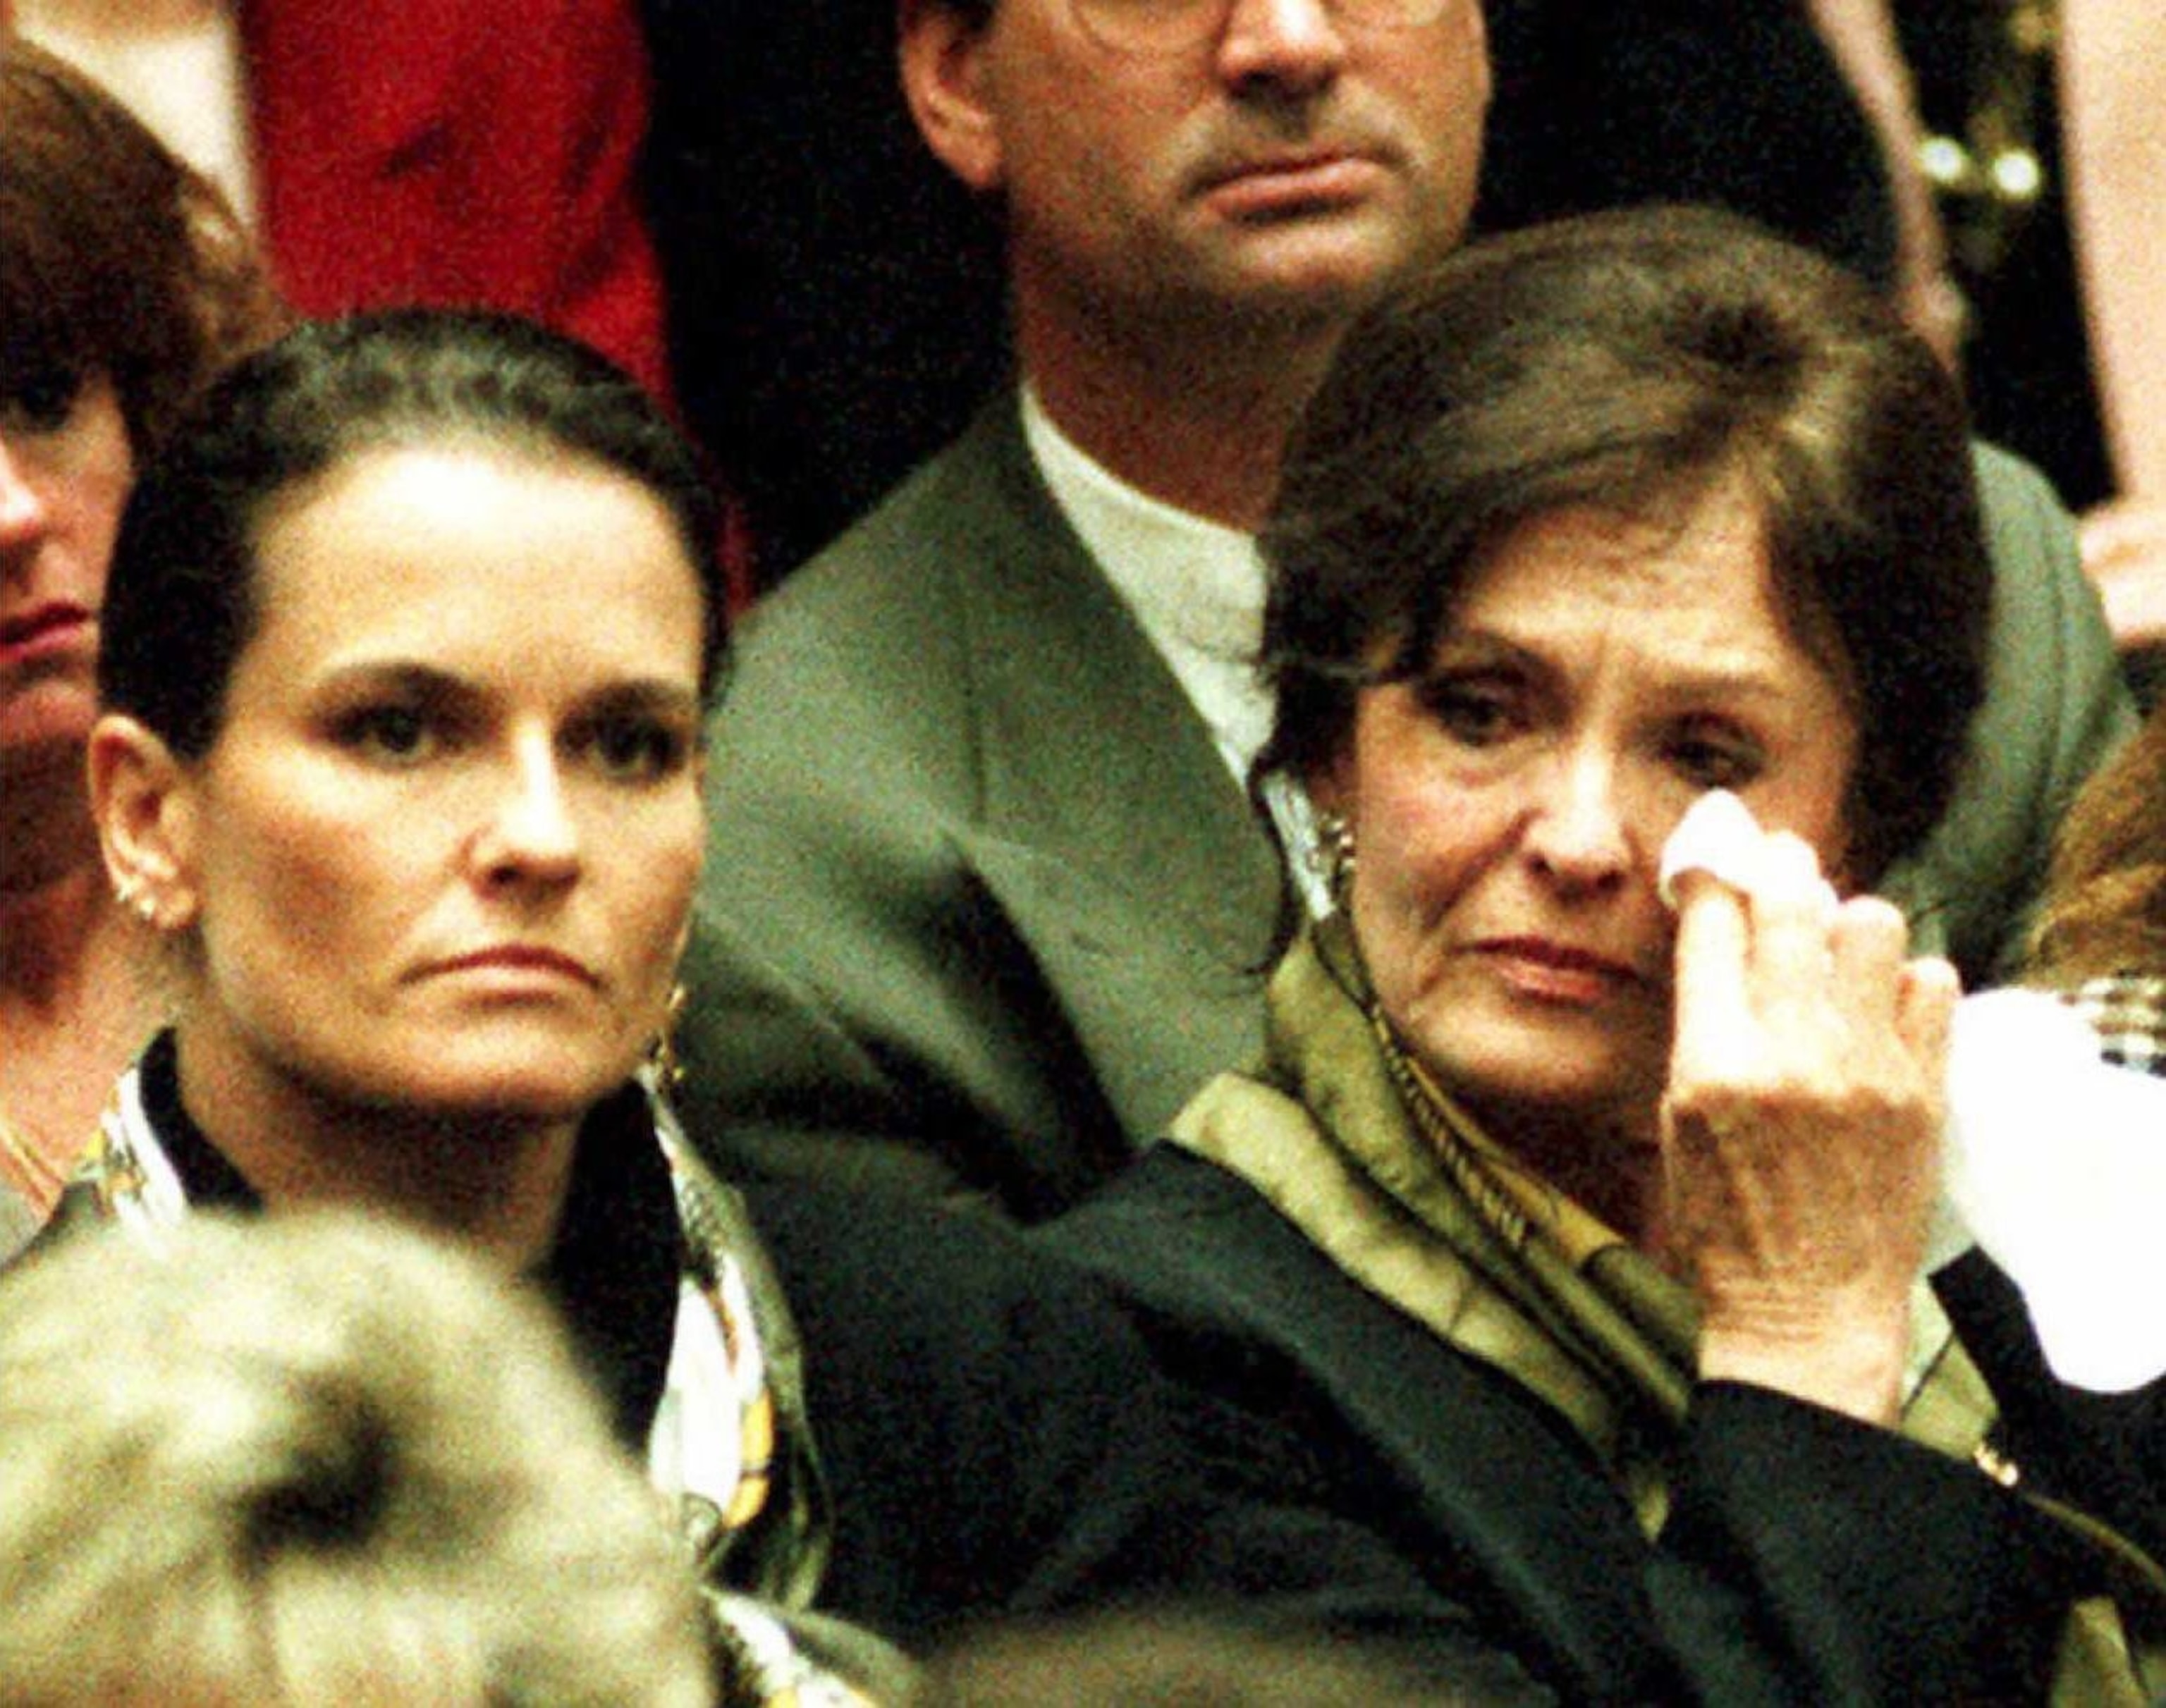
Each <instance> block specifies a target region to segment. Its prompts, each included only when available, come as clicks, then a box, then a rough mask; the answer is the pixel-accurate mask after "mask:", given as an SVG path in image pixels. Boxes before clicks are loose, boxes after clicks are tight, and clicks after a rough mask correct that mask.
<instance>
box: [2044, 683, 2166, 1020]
mask: <svg viewBox="0 0 2166 1708" xmlns="http://www.w3.org/2000/svg"><path fill="white" fill-rule="evenodd" d="M2130 972H2135V973H2166V712H2160V711H2154V712H2153V713H2152V714H2151V715H2150V717H2149V719H2148V720H2146V722H2145V724H2144V725H2143V727H2142V730H2139V731H2137V734H2136V735H2135V736H2134V737H2133V738H2132V739H2131V740H2130V741H2128V742H2127V743H2126V745H2125V746H2122V748H2121V751H2119V752H2117V753H2116V754H2115V755H2114V756H2113V757H2112V758H2111V759H2110V760H2108V761H2107V762H2106V763H2105V765H2103V766H2101V767H2100V768H2099V769H2098V770H2097V771H2096V772H2095V773H2093V775H2092V777H2091V778H2090V780H2089V782H2088V783H2085V784H2084V787H2083V790H2082V792H2081V793H2079V794H2078V795H2077V796H2076V799H2075V804H2074V805H2073V806H2071V807H2070V808H2069V809H2068V817H2067V818H2066V819H2065V820H2063V821H2062V824H2061V830H2060V835H2059V836H2058V839H2057V840H2056V841H2055V843H2054V849H2053V865H2052V871H2051V872H2050V873H2049V875H2048V876H2047V880H2046V890H2045V899H2044V900H2043V902H2042V904H2041V909H2040V914H2039V921H2038V928H2037V932H2036V934H2035V936H2034V937H2033V939H2032V944H2031V962H2030V965H2029V966H2028V967H2027V968H2026V973H2025V978H2026V982H2028V983H2036V984H2058V985H2076V984H2080V983H2083V982H2084V980H2085V979H2087V978H2099V977H2101V976H2103V975H2104V974H2106V973H2130Z"/></svg>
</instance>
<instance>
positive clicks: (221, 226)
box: [0, 35, 282, 461]
mask: <svg viewBox="0 0 2166 1708" xmlns="http://www.w3.org/2000/svg"><path fill="white" fill-rule="evenodd" d="M0 138H5V139H6V143H5V145H4V146H0V405H5V406H7V407H8V408H9V409H11V410H14V411H19V412H21V413H23V414H27V415H29V417H30V418H31V419H46V418H54V419H56V418H57V417H58V416H59V415H60V414H63V413H64V412H65V411H66V409H67V407H68V406H69V405H70V404H71V403H73V401H74V399H75V397H76V395H77V393H78V392H79V391H80V390H81V389H82V387H83V385H84V384H85V383H86V382H88V381H90V380H92V379H93V378H96V377H103V378H106V379H108V380H110V381H111V382H112V383H113V387H114V391H115V393H117V395H118V397H119V403H120V413H121V415H122V418H123V419H124V420H125V422H126V424H127V427H128V438H129V445H130V446H131V448H132V449H133V450H134V451H135V456H136V457H137V459H138V460H139V461H140V460H141V459H143V458H145V457H147V456H151V454H152V453H154V452H155V451H156V450H157V448H158V445H159V444H160V443H161V441H162V440H163V439H164V437H165V435H166V432H167V431H168V430H170V429H171V428H172V424H173V422H174V420H175V419H177V417H178V415H179V414H180V413H181V411H182V409H185V408H186V407H187V404H188V401H189V399H190V398H193V396H194V395H195V394H196V393H198V392H199V391H200V390H201V389H202V388H203V386H204V385H205V384H206V383H207V382H209V379H210V377H211V376H212V375H213V374H214V372H216V371H217V369H218V368H219V366H222V365H223V364H224V363H225V361H229V360H230V359H231V358H232V357H233V356H235V355H237V354H238V353H239V352H240V351H241V350H243V349H245V348H246V347H247V346H249V345H253V344H258V343H261V342H262V340H264V339H266V338H267V337H269V336H270V335H272V333H273V332H275V331H276V330H277V325H278V324H279V321H280V319H281V318H282V314H281V311H280V309H279V308H278V307H277V303H276V300H275V298H273V296H272V293H271V289H270V287H269V285H268V283H267V282H266V280H265V278H264V276H263V273H262V270H261V269H260V267H259V266H258V265H257V261H256V252H255V249H254V246H253V245H251V243H250V241H249V239H248V236H247V234H246V232H245V231H244V230H243V229H241V226H240V222H239V221H238V220H237V219H235V217H234V215H233V213H232V211H231V209H230V208H228V207H227V206H226V204H225V201H224V199H223V198H221V197H220V196H219V192H217V190H216V189H214V187H212V186H211V185H210V184H209V182H207V181H205V180H204V179H203V178H201V177H198V176H197V174H196V173H194V172H193V171H190V170H189V169H188V167H187V166H183V165H182V163H181V162H180V161H178V160H177V159H175V158H174V156H172V154H171V153H170V152H169V151H167V150H166V148H165V146H164V145H162V144H161V143H160V142H159V141H158V140H157V139H156V137H155V136H153V135H152V134H151V133H150V131H148V130H147V129H145V128H144V127H143V125H142V124H140V123H139V122H138V121H137V120H136V119H135V118H134V117H133V116H132V115H131V114H130V113H129V111H128V109H127V108H124V107H123V106H122V105H121V104H120V103H119V102H118V101H116V100H114V98H113V97H111V96H110V95H108V94H107V93H106V92H104V90H103V89H102V88H100V87H98V85H97V84H96V83H95V82H92V81H91V80H90V79H89V78H88V77H86V76H83V75H82V73H81V72H79V71H76V70H75V69H74V68H73V67H72V66H70V65H68V64H67V63H66V61H63V60H61V59H58V58H55V56H54V55H51V54H49V53H45V52H43V51H41V50H39V49H37V48H35V47H33V46H32V45H30V44H29V43H28V42H24V41H21V40H16V39H14V38H12V37H7V36H4V35H0Z"/></svg>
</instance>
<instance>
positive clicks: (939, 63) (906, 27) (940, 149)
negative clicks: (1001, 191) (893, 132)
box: [896, 0, 1009, 195]
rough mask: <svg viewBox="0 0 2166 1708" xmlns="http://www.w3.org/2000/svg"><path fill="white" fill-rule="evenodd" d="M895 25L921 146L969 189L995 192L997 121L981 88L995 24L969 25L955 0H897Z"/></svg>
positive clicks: (998, 169) (998, 179) (1006, 0)
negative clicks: (898, 2)
mask: <svg viewBox="0 0 2166 1708" xmlns="http://www.w3.org/2000/svg"><path fill="white" fill-rule="evenodd" d="M995 3H996V4H1004V3H1009V0H995ZM897 28H898V36H897V40H896V58H897V61H898V66H899V68H900V70H901V74H902V92H903V98H905V99H906V101H908V102H909V103H910V113H911V118H913V119H916V120H917V129H918V132H919V134H921V135H922V136H923V137H924V139H925V145H926V146H927V148H929V149H931V150H932V152H933V153H934V154H935V155H936V156H938V157H939V160H940V162H941V164H942V165H943V166H946V167H947V168H948V171H951V172H953V173H954V175H955V176H956V177H959V178H960V179H961V180H962V181H963V182H964V184H965V185H966V186H967V187H969V188H970V189H973V190H975V191H977V192H979V193H980V194H981V195H982V194H985V193H988V192H991V191H994V190H996V189H998V188H999V187H1000V185H1001V136H1000V125H999V123H998V120H997V119H996V116H995V113H994V110H993V108H992V107H991V105H990V104H988V102H987V100H986V92H985V83H986V66H985V55H986V49H987V46H988V45H989V44H990V42H991V38H992V31H993V25H992V24H991V22H990V21H988V22H985V23H983V24H980V23H975V22H973V21H972V20H971V19H970V18H968V17H967V16H965V15H964V10H963V8H962V7H961V6H959V5H958V4H956V3H955V0H901V8H900V11H899V13H898V15H897Z"/></svg>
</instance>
